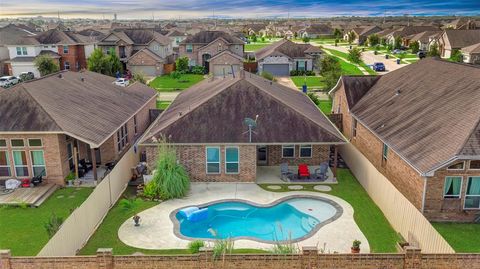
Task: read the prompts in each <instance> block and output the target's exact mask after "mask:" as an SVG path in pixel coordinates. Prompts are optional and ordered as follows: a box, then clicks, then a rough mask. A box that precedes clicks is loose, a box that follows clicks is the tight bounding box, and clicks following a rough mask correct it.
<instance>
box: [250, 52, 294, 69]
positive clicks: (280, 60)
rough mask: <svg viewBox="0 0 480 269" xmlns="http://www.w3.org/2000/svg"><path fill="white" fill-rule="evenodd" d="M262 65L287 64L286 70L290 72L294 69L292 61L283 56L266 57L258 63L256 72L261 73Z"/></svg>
mask: <svg viewBox="0 0 480 269" xmlns="http://www.w3.org/2000/svg"><path fill="white" fill-rule="evenodd" d="M264 64H288V70H289V71H292V70H293V69H294V68H295V67H294V64H293V62H292V61H290V60H289V59H288V58H287V57H284V56H268V57H265V58H263V59H262V60H261V61H259V62H258V72H260V73H261V72H262V71H263V65H264Z"/></svg>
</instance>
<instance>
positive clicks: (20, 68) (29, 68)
mask: <svg viewBox="0 0 480 269" xmlns="http://www.w3.org/2000/svg"><path fill="white" fill-rule="evenodd" d="M10 67H11V69H12V75H13V76H19V75H20V73H22V72H32V73H33V75H34V76H35V77H36V78H39V77H40V72H39V71H38V69H37V68H36V67H35V64H34V63H33V62H12V63H11V64H10Z"/></svg>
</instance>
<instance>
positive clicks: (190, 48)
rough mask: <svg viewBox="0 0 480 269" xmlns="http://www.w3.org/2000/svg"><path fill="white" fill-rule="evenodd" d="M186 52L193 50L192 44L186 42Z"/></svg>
mask: <svg viewBox="0 0 480 269" xmlns="http://www.w3.org/2000/svg"><path fill="white" fill-rule="evenodd" d="M187 52H193V45H192V44H187Z"/></svg>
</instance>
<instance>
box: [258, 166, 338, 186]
mask: <svg viewBox="0 0 480 269" xmlns="http://www.w3.org/2000/svg"><path fill="white" fill-rule="evenodd" d="M318 168H320V166H318V165H312V166H309V170H310V173H313V172H314V171H315V169H318ZM289 169H290V170H292V171H293V172H294V173H295V172H296V169H297V166H290V167H289ZM327 176H328V177H327V180H324V181H320V180H310V179H308V180H302V179H299V180H294V181H284V180H282V178H281V177H280V166H278V165H277V166H257V179H256V181H255V182H256V183H257V184H292V183H302V184H338V182H337V180H336V178H335V176H334V175H333V171H332V169H331V168H330V167H329V168H328V171H327Z"/></svg>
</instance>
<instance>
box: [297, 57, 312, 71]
mask: <svg viewBox="0 0 480 269" xmlns="http://www.w3.org/2000/svg"><path fill="white" fill-rule="evenodd" d="M299 61H302V62H306V65H305V70H308V71H312V70H313V61H312V59H305V58H295V59H294V67H293V69H295V70H298V69H297V62H299Z"/></svg>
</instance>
